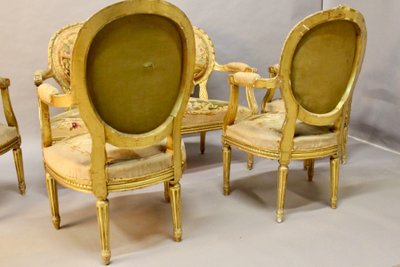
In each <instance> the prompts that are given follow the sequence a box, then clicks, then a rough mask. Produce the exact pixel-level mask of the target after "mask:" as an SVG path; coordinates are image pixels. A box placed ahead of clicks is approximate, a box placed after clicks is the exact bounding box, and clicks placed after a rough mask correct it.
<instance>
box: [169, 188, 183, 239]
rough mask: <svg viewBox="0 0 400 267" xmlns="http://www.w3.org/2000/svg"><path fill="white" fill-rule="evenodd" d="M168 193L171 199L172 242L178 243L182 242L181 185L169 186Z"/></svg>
mask: <svg viewBox="0 0 400 267" xmlns="http://www.w3.org/2000/svg"><path fill="white" fill-rule="evenodd" d="M169 193H170V197H171V210H172V222H173V225H174V240H175V241H176V242H179V241H181V240H182V223H181V185H180V184H179V183H177V184H174V185H172V184H170V185H169Z"/></svg>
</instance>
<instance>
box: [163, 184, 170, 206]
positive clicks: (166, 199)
mask: <svg viewBox="0 0 400 267" xmlns="http://www.w3.org/2000/svg"><path fill="white" fill-rule="evenodd" d="M164 199H165V202H170V197H169V181H167V182H164Z"/></svg>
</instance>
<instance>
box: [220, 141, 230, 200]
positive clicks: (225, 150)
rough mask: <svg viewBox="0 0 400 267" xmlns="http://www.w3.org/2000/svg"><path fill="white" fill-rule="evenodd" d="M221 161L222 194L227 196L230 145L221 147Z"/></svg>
mask: <svg viewBox="0 0 400 267" xmlns="http://www.w3.org/2000/svg"><path fill="white" fill-rule="evenodd" d="M222 161H223V168H224V170H223V176H224V188H223V190H224V195H225V196H228V195H229V193H230V181H229V180H230V170H231V147H230V146H224V147H223V148H222Z"/></svg>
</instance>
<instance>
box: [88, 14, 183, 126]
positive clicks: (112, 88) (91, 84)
mask: <svg viewBox="0 0 400 267" xmlns="http://www.w3.org/2000/svg"><path fill="white" fill-rule="evenodd" d="M116 40H119V41H116ZM182 50H183V46H182V40H181V36H180V33H179V30H178V29H177V28H176V26H175V25H174V24H173V23H172V22H171V21H170V20H168V19H166V18H163V17H161V16H157V15H148V14H139V15H131V16H128V17H124V18H121V19H118V20H116V21H114V22H112V23H110V24H108V25H107V26H106V27H104V28H103V29H102V30H101V31H100V32H99V34H98V35H97V36H96V38H95V39H94V40H93V42H92V44H91V47H90V49H89V54H88V64H87V70H86V71H87V86H88V90H89V94H90V96H91V101H92V104H93V106H94V107H95V109H96V111H97V113H98V114H99V115H100V117H101V118H102V119H103V120H104V122H105V123H106V124H108V125H110V126H111V127H112V128H114V129H117V130H119V131H121V132H124V133H130V134H140V133H144V132H148V131H151V130H153V129H155V128H156V127H157V126H159V125H160V124H161V123H162V122H164V121H165V120H166V119H167V117H168V116H169V115H170V114H171V110H172V109H173V108H174V105H175V103H176V99H177V97H178V93H179V89H180V86H179V84H180V83H181V77H182V75H181V73H182V61H183V58H182V54H183V52H182ZM126 58H131V59H132V60H130V61H127V60H126ZM133 76H136V77H137V78H133ZM132 90H134V91H135V93H134V94H132V92H130V91H132ZM111 102H112V103H113V104H111ZM128 114H129V116H128Z"/></svg>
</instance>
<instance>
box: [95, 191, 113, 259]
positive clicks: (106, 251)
mask: <svg viewBox="0 0 400 267" xmlns="http://www.w3.org/2000/svg"><path fill="white" fill-rule="evenodd" d="M96 208H97V223H98V225H99V233H100V242H101V257H102V258H103V263H104V264H105V265H108V264H109V263H110V258H111V250H110V216H109V213H110V212H109V204H108V200H107V199H106V200H100V199H99V200H97V202H96Z"/></svg>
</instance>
